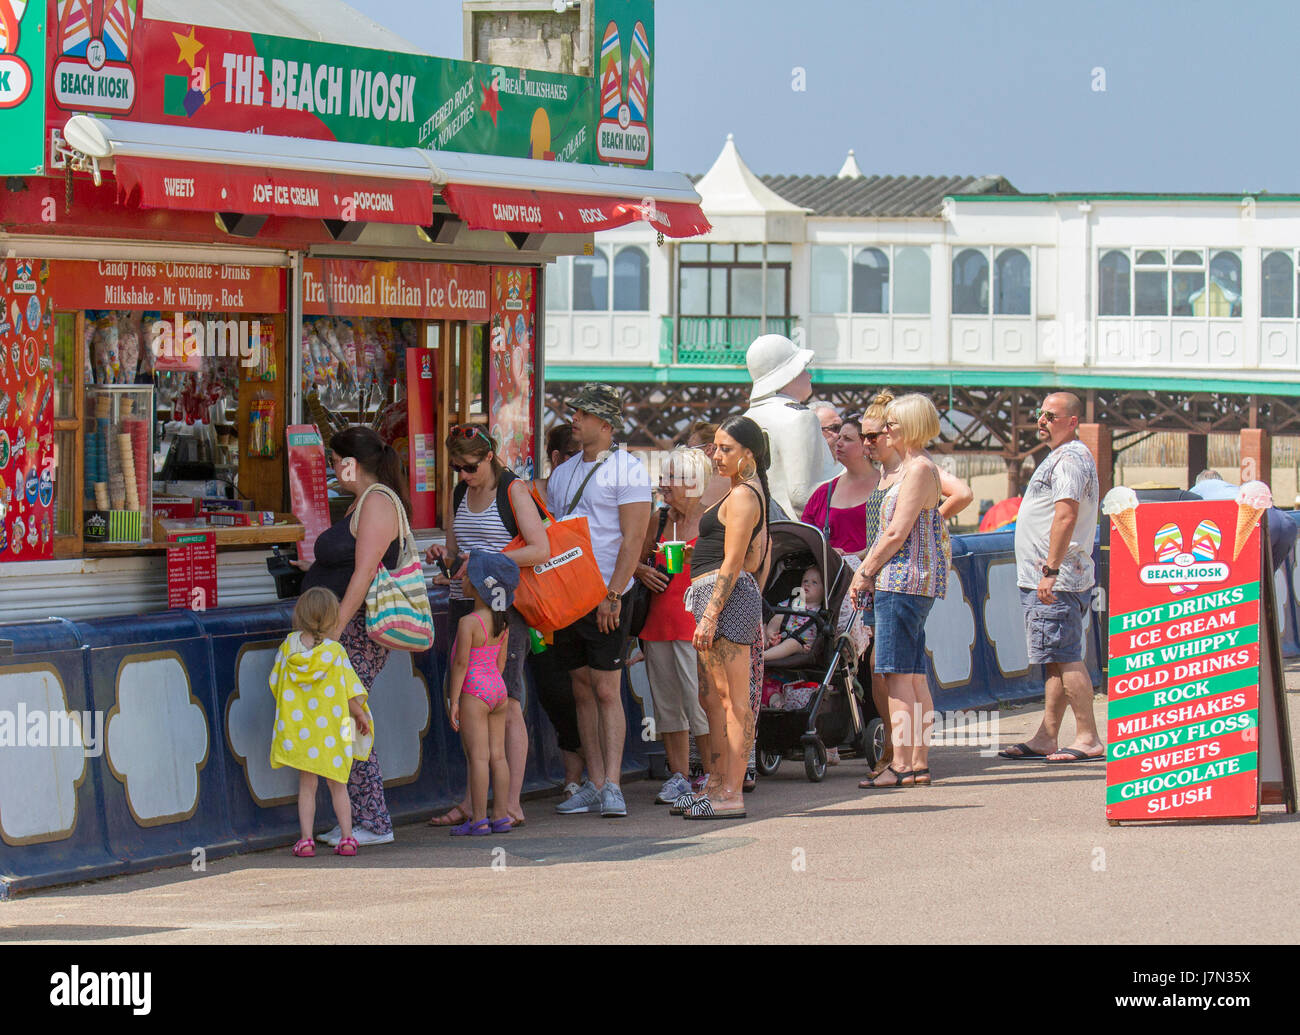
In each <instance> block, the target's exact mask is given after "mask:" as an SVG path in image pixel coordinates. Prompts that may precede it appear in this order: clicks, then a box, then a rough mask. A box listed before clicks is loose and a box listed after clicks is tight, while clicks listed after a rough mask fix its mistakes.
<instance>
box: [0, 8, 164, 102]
mask: <svg viewBox="0 0 1300 1035" xmlns="http://www.w3.org/2000/svg"><path fill="white" fill-rule="evenodd" d="M4 2H6V0H0V3H4ZM9 2H13V0H9ZM140 2H141V0H58V4H57V7H56V14H57V17H58V20H57V23H56V27H55V35H54V39H55V45H56V47H57V49H58V54H59V58H58V60H57V61H56V62H55V64H54V71H53V75H52V80H53V83H54V99H55V101H56V102H57V103H58V105H59V107H61V108H64V109H65V110H69V111H96V112H105V113H108V114H125V113H127V112H129V111H130V110H131V109H132V108H133V107H135V89H136V83H135V71H134V69H133V68H132V67H131V57H132V51H133V50H134V47H135V29H136V24H137V22H138V21H139V18H140Z"/></svg>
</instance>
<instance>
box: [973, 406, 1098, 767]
mask: <svg viewBox="0 0 1300 1035" xmlns="http://www.w3.org/2000/svg"><path fill="white" fill-rule="evenodd" d="M1081 416H1083V404H1082V403H1081V402H1080V401H1079V398H1078V396H1075V395H1071V394H1070V393H1069V392H1054V393H1053V394H1051V395H1049V396H1048V397H1047V398H1046V399H1044V400H1043V405H1042V406H1041V407H1040V408H1039V410H1038V438H1039V441H1045V442H1047V443H1049V444H1050V445H1051V447H1052V451H1051V452H1050V453H1048V454H1047V456H1045V457H1044V458H1043V461H1042V463H1040V464H1039V465H1038V468H1037V469H1036V470H1035V471H1034V474H1033V477H1032V478H1030V479H1029V485H1028V486H1026V487H1025V495H1024V499H1023V501H1022V502H1021V504H1020V513H1019V514H1018V515H1017V517H1016V583H1017V584H1018V585H1019V587H1020V603H1021V606H1022V607H1023V608H1024V612H1025V634H1026V638H1027V639H1028V647H1029V661H1030V664H1041V665H1042V666H1043V668H1044V670H1045V672H1046V674H1047V685H1046V687H1045V696H1046V704H1045V707H1044V710H1043V721H1042V723H1041V724H1040V725H1039V727H1038V732H1036V733H1035V734H1034V735H1033V736H1032V737H1030V738H1029V739H1028V740H1027V741H1025V742H1024V743H1023V744H1015V745H1012V746H1011V747H1009V748H1007V749H1006V750H1005V751H1002V752H999V754H1001V755H1002V757H1003V758H1038V759H1044V760H1046V761H1048V762H1090V761H1094V760H1097V759H1104V758H1105V757H1106V748H1105V745H1103V744H1102V742H1101V739H1100V738H1099V737H1098V736H1097V720H1096V718H1095V717H1094V715H1093V709H1092V678H1091V676H1089V674H1088V669H1087V666H1086V665H1085V664H1084V662H1083V616H1084V613H1085V612H1086V611H1087V609H1088V607H1089V605H1090V603H1091V600H1092V587H1093V583H1094V582H1095V578H1094V573H1093V564H1092V544H1093V540H1094V539H1095V538H1096V535H1097V504H1098V498H1097V497H1098V486H1097V464H1096V461H1094V460H1093V458H1092V453H1090V452H1089V451H1088V447H1087V446H1085V445H1084V444H1083V443H1082V442H1080V441H1079V432H1078V428H1079V418H1080V417H1081ZM1067 703H1068V704H1069V706H1070V708H1071V710H1073V712H1074V722H1075V735H1074V742H1073V743H1072V744H1071V745H1070V746H1069V747H1063V748H1058V747H1057V738H1058V736H1059V735H1060V730H1061V720H1062V719H1063V718H1064V717H1065V706H1066V704H1067Z"/></svg>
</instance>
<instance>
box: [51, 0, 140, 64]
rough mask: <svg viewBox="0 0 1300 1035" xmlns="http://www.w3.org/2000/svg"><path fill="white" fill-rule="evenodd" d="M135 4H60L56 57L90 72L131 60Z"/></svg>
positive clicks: (110, 0)
mask: <svg viewBox="0 0 1300 1035" xmlns="http://www.w3.org/2000/svg"><path fill="white" fill-rule="evenodd" d="M138 8H139V3H138V0H59V8H58V14H59V36H58V41H59V53H60V54H62V55H64V56H68V57H84V58H86V60H87V61H88V63H89V64H90V66H91V67H92V68H95V69H98V68H101V67H103V64H104V62H105V61H120V62H122V63H126V62H128V61H130V60H131V39H132V34H133V32H134V29H135V20H136V16H137V12H138Z"/></svg>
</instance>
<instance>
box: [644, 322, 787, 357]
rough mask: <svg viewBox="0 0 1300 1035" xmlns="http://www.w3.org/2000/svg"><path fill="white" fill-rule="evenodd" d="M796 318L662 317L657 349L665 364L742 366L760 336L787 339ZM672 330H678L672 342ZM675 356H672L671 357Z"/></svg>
mask: <svg viewBox="0 0 1300 1035" xmlns="http://www.w3.org/2000/svg"><path fill="white" fill-rule="evenodd" d="M798 322H799V318H798V317H797V316H769V317H768V318H767V319H766V320H764V319H763V318H762V317H759V316H665V317H663V318H662V320H661V323H660V333H659V346H660V353H661V355H662V356H663V358H664V360H665V362H676V363H687V364H702V363H711V364H720V365H723V366H742V367H743V366H744V365H745V350H746V349H748V348H749V346H750V344H751V343H752V342H753V340H754V339H755V338H757V337H758V336H759V335H760V334H784V335H786V336H787V337H790V336H791V335H793V333H794V329H795V326H796V325H797V324H798ZM674 327H676V328H677V329H678V333H677V336H676V338H675V339H674V334H673V330H674ZM674 353H675V355H674Z"/></svg>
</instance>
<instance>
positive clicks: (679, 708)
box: [636, 447, 713, 805]
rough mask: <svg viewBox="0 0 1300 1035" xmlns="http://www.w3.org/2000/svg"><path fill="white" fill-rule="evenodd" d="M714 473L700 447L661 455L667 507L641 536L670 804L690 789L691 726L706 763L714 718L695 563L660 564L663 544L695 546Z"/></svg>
mask: <svg viewBox="0 0 1300 1035" xmlns="http://www.w3.org/2000/svg"><path fill="white" fill-rule="evenodd" d="M712 477H713V462H712V461H711V460H710V459H709V458H708V456H707V455H706V454H705V453H704V451H703V450H700V449H692V448H687V447H679V448H677V449H674V450H673V451H672V452H671V453H670V454H668V457H667V458H666V459H665V460H664V464H663V468H662V470H661V471H660V474H659V491H660V492H661V493H662V494H663V498H664V502H665V504H666V506H665V507H663V508H660V509H659V510H657V511H656V512H655V513H653V514H651V515H650V526H649V528H647V529H646V537H645V542H643V543H642V549H641V559H642V563H641V564H639V565H637V569H636V577H637V579H639V580H640V581H641V582H642V583H644V584H645V586H646V587H647V588H648V589H649V590H650V592H651V594H652V595H651V597H650V610H649V612H648V614H647V615H646V620H645V628H644V629H642V630H641V650H642V653H644V654H645V662H646V675H647V676H648V677H649V680H650V693H651V696H652V697H653V698H654V712H655V729H656V730H657V731H658V733H659V735H660V736H661V737H662V738H663V742H664V754H665V755H667V760H668V774H669V775H668V779H667V781H666V782H665V783H664V785H663V787H661V788H660V789H659V796H658V797H657V798H656V799H655V800H656V801H657V802H658V803H659V804H661V805H670V804H672V803H673V801H675V800H676V799H677V798H679V797H681V796H682V795H683V794H687V793H689V792H690V789H691V786H690V783H689V781H688V779H687V770H688V768H689V751H690V736H691V734H694V736H695V740H696V743H697V744H698V746H699V752H700V758H701V760H702V761H703V762H704V764H705V766H707V765H708V759H709V757H710V753H709V721H708V719H707V718H705V716H704V708H703V707H702V706H701V704H700V686H699V678H698V671H697V660H696V652H695V648H694V647H693V646H692V645H691V640H692V638H693V637H694V636H695V618H694V616H693V615H692V614H691V613H690V612H689V611H687V610H686V603H685V596H686V590H687V589H688V588H690V585H691V566H690V563H689V562H687V563H686V565H685V566H684V568H683V570H682V571H681V572H680V573H678V574H676V575H673V576H669V575H667V574H666V573H665V571H664V570H663V567H662V564H660V565H656V563H655V562H656V560H658V558H656V556H655V554H656V552H657V550H658V544H659V543H662V542H666V541H674V540H675V541H678V542H684V543H686V544H687V546H688V547H694V545H695V538H696V536H697V535H699V531H700V514H701V512H702V511H703V507H702V506H701V505H700V501H701V498H702V496H703V494H704V491H705V489H706V487H707V486H708V484H709V482H710V480H711V479H712Z"/></svg>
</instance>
